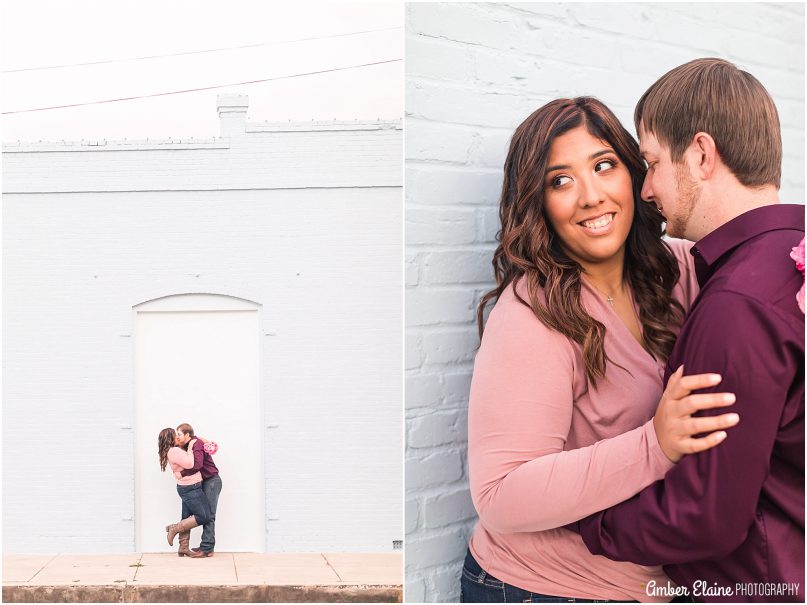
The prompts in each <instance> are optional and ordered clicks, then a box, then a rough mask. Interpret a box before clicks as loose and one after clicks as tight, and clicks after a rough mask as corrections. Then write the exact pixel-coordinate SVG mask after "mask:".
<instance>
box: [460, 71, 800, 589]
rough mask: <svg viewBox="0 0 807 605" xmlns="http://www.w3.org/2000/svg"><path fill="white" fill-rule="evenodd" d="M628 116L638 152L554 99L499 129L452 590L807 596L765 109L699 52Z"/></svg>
mask: <svg viewBox="0 0 807 605" xmlns="http://www.w3.org/2000/svg"><path fill="white" fill-rule="evenodd" d="M634 121H635V126H636V132H637V133H638V135H639V142H638V143H637V142H636V141H635V140H634V139H633V137H632V136H631V135H630V134H629V133H628V132H627V131H626V130H625V128H624V127H623V126H622V125H621V124H620V123H619V121H618V119H617V118H616V117H615V116H614V114H613V113H612V112H611V111H610V110H609V109H608V108H607V107H605V106H604V105H603V104H602V103H600V102H599V101H597V100H596V99H594V98H591V97H579V98H575V99H558V100H555V101H552V102H550V103H548V104H547V105H545V106H543V107H541V108H540V109H538V110H537V111H535V112H534V113H533V114H532V115H531V116H529V117H528V118H527V119H526V120H525V121H524V123H522V124H521V125H520V126H519V127H518V129H517V130H516V131H515V133H514V135H513V138H512V140H511V144H510V150H509V153H508V157H507V160H506V163H505V167H504V183H503V188H502V196H501V203H500V220H501V231H500V245H499V246H498V248H497V249H496V252H495V254H494V259H493V266H494V270H495V275H496V282H497V287H496V288H495V289H494V290H492V291H491V292H489V293H488V294H487V295H485V296H484V297H483V298H482V300H481V303H480V306H479V310H478V321H479V326H480V333H482V331H483V329H484V334H483V338H482V343H481V346H480V349H479V352H478V354H477V357H476V361H475V365H474V374H473V380H472V385H471V395H470V403H469V420H468V427H469V434H468V459H469V471H470V488H471V495H472V498H473V501H474V505H475V506H476V509H477V511H478V513H479V522H478V524H477V526H476V529H475V531H474V533H473V535H472V538H471V540H470V544H469V549H468V553H467V556H466V559H465V565H464V568H463V571H462V578H461V591H462V600H463V601H466V602H503V601H519V602H574V601H594V600H597V601H619V602H624V601H654V602H663V601H671V600H675V601H684V602H687V601H692V600H695V601H782V600H785V601H804V587H803V583H804V290H803V284H804V207H803V206H801V205H786V204H781V203H779V199H778V190H779V186H780V177H781V163H782V143H781V134H780V126H779V119H778V114H777V111H776V107H775V106H774V103H773V100H772V99H771V97H770V95H769V94H768V92H767V91H766V90H765V88H764V87H763V86H762V85H761V84H760V82H759V81H757V80H756V78H754V77H753V76H752V75H750V74H749V73H747V72H744V71H741V70H739V69H738V68H737V67H735V66H734V65H732V64H731V63H729V62H727V61H723V60H720V59H698V60H695V61H692V62H690V63H687V64H685V65H682V66H679V67H677V68H675V69H673V70H672V71H670V72H668V73H667V74H666V75H664V76H663V77H662V78H661V79H660V80H658V81H657V82H656V83H655V84H653V85H652V86H651V87H650V89H648V91H647V92H646V93H645V94H644V95H643V96H642V98H641V99H640V101H639V103H638V105H637V107H636V110H635V114H634ZM664 223H666V235H668V236H669V237H672V238H681V239H664V238H663V237H662V236H663V235H664V233H665V228H664ZM687 240H688V241H687ZM693 242H694V245H693ZM492 302H495V307H494V308H493V309H492V311H491V313H490V315H489V317H488V319H487V322H486V323H484V311H485V308H486V306H487V305H488V304H489V303H492ZM483 324H484V328H483Z"/></svg>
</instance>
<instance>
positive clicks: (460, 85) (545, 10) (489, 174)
mask: <svg viewBox="0 0 807 605" xmlns="http://www.w3.org/2000/svg"><path fill="white" fill-rule="evenodd" d="M406 21H407V27H406V29H407V35H406V72H407V81H406V121H405V138H406V177H405V178H406V187H405V196H406V261H407V263H406V321H405V323H406V352H405V356H406V470H405V472H406V578H407V580H406V599H407V601H423V600H426V601H456V600H458V598H459V572H460V568H461V561H462V557H463V556H464V553H465V548H466V544H467V539H468V536H469V534H470V532H471V530H472V528H473V525H474V522H475V512H474V509H473V505H472V504H471V501H470V498H469V496H468V493H467V484H468V481H467V478H468V474H467V463H466V441H467V439H466V419H467V411H466V410H467V396H468V387H469V382H470V376H471V371H472V367H473V357H474V351H475V348H476V346H477V344H478V340H477V337H476V327H475V324H474V319H475V308H476V304H477V301H478V300H479V297H480V295H481V294H482V293H483V292H485V291H487V290H488V289H490V287H491V286H492V271H491V269H490V258H491V253H492V251H493V249H494V248H495V240H494V238H495V234H496V232H497V230H498V218H497V210H496V204H497V202H498V195H499V189H500V185H501V166H502V164H503V162H504V157H505V154H506V149H507V145H508V143H509V139H510V135H511V133H512V131H513V129H514V128H515V127H516V126H517V125H518V124H519V123H520V122H521V121H522V120H523V119H524V118H525V117H526V116H527V115H529V114H530V113H531V112H532V111H533V110H535V109H536V108H537V107H539V106H540V105H542V104H544V103H545V102H547V101H549V100H551V99H553V98H556V97H560V96H578V95H581V94H592V95H594V96H597V97H599V98H600V99H601V100H603V101H604V102H605V103H607V104H608V105H609V106H610V107H611V108H612V109H613V110H614V111H615V113H616V114H617V116H618V117H619V118H620V119H621V120H622V122H623V123H624V124H625V125H626V127H628V129H629V130H630V131H631V132H632V131H633V126H632V113H633V106H634V103H635V102H636V101H637V100H638V98H639V96H640V95H641V94H642V93H643V92H644V91H645V90H646V89H647V87H648V86H649V85H650V84H652V83H653V82H654V81H655V80H656V79H657V78H658V77H659V76H661V75H662V74H664V73H665V72H666V71H668V70H669V69H671V68H672V67H675V66H676V65H679V64H681V63H684V62H686V61H689V60H691V59H694V58H697V57H702V56H720V57H724V58H726V59H729V60H731V61H733V62H735V63H737V64H738V65H740V66H741V67H743V68H745V69H748V70H749V71H751V72H752V73H753V74H754V75H755V76H756V77H757V78H759V79H760V81H761V82H762V83H763V84H764V85H765V86H766V87H767V88H768V90H769V91H770V92H771V93H772V95H773V96H774V99H775V101H776V104H777V107H778V109H779V112H780V117H781V121H782V128H783V136H784V152H785V162H784V172H783V185H782V190H781V199H782V200H783V201H787V202H797V203H803V201H804V7H803V5H801V4H709V3H702V4H701V3H698V4H679V3H667V4H609V3H597V4H577V3H564V4H560V3H547V4H510V3H507V4H453V3H450V4H449V3H445V4H433V3H429V4H420V3H412V4H409V5H408V6H407V9H406Z"/></svg>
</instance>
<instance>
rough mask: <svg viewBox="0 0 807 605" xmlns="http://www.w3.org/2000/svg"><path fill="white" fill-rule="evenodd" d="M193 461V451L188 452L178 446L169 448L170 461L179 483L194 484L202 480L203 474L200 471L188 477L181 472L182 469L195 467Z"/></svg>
mask: <svg viewBox="0 0 807 605" xmlns="http://www.w3.org/2000/svg"><path fill="white" fill-rule="evenodd" d="M193 462H194V460H193V451H187V452H186V451H185V450H183V449H182V448H181V447H176V446H175V447H172V448H171V449H170V450H168V463H169V464H170V465H171V471H172V472H173V473H174V478H175V479H176V480H177V485H193V484H194V483H199V482H200V481H201V480H202V474H201V473H199V472H196V473H194V474H193V475H188V476H187V477H183V476H182V475H181V474H180V472H181V471H182V469H186V468H193Z"/></svg>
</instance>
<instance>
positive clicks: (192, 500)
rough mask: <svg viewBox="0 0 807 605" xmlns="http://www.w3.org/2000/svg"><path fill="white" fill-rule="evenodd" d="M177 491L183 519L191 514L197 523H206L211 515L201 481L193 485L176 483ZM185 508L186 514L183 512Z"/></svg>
mask: <svg viewBox="0 0 807 605" xmlns="http://www.w3.org/2000/svg"><path fill="white" fill-rule="evenodd" d="M177 493H178V494H179V497H180V498H182V518H183V519H185V518H187V517H190V516H191V515H193V516H194V517H196V522H197V523H198V524H199V525H204V524H205V523H208V522H209V521H210V519H211V517H212V515H211V514H210V504H208V502H207V496H205V492H204V491H203V490H202V482H201V481H200V482H199V483H194V484H193V485H177ZM186 510H187V513H188V514H187V515H186V514H185V512H186Z"/></svg>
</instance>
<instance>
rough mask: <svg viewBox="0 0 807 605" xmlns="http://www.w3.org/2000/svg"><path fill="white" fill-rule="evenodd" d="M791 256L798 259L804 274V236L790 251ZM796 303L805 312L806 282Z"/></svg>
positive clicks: (797, 263) (799, 266)
mask: <svg viewBox="0 0 807 605" xmlns="http://www.w3.org/2000/svg"><path fill="white" fill-rule="evenodd" d="M790 258H792V259H793V260H794V261H796V269H798V270H799V271H801V274H802V276H803V275H804V238H801V241H800V242H799V245H798V246H796V247H795V248H793V250H791V252H790ZM796 303H798V305H799V309H801V312H802V313H804V284H803V283H802V284H801V290H799V291H798V293H797V294H796Z"/></svg>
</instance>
